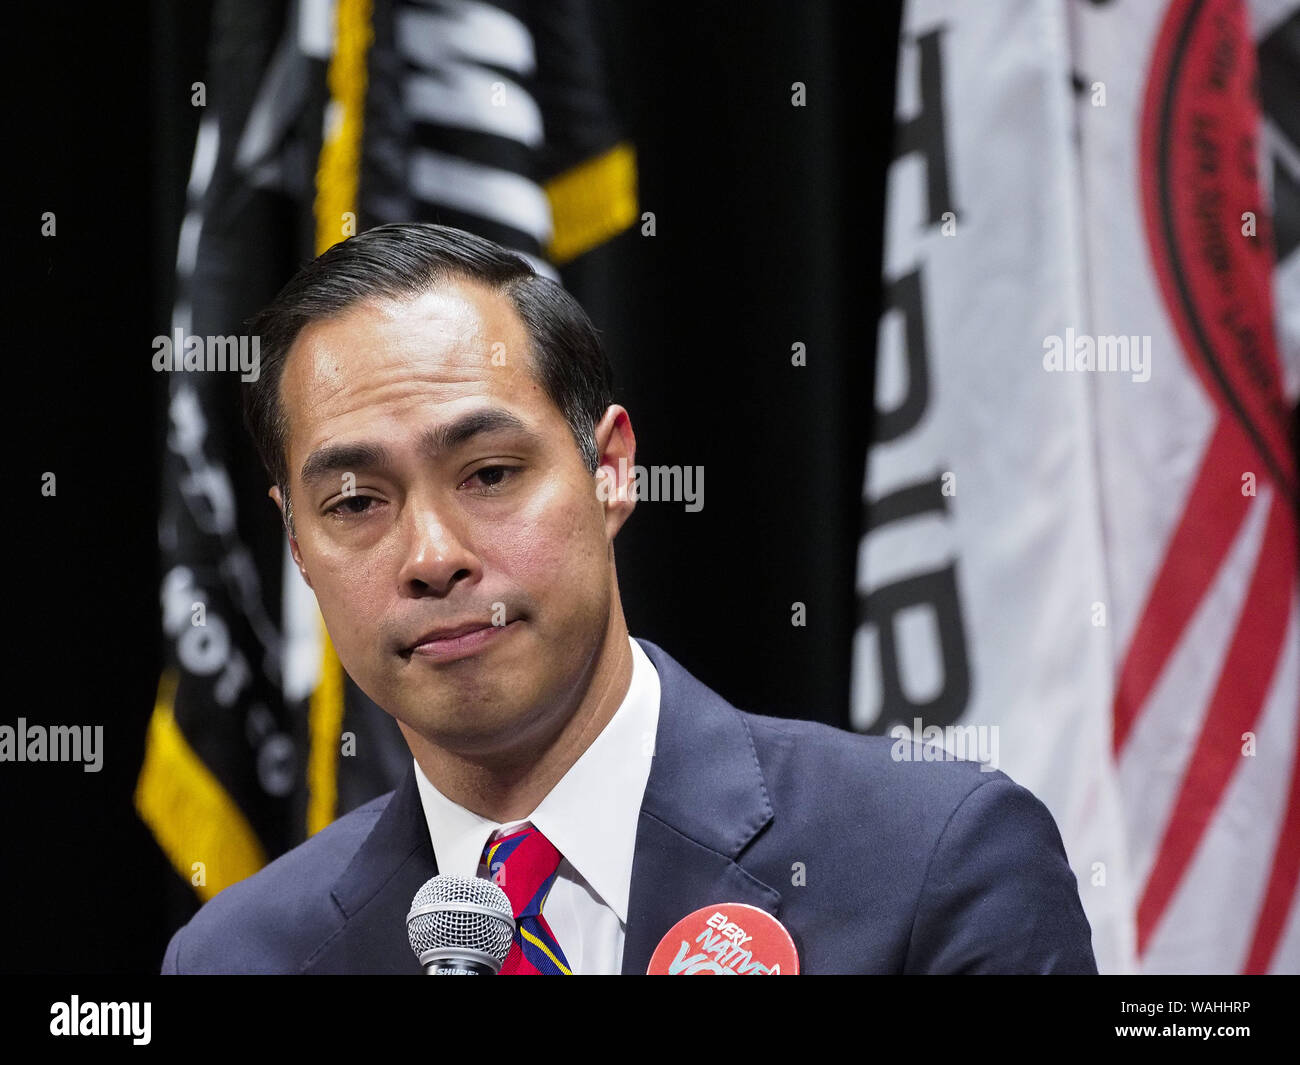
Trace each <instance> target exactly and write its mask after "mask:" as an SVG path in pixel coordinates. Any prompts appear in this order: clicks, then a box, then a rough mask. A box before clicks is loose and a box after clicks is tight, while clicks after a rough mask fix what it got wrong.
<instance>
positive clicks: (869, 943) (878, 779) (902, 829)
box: [163, 640, 1096, 974]
mask: <svg viewBox="0 0 1300 1065" xmlns="http://www.w3.org/2000/svg"><path fill="white" fill-rule="evenodd" d="M639 642H640V644H641V646H642V647H643V648H644V649H645V652H646V654H647V655H648V656H649V657H650V660H651V661H652V662H653V663H654V666H655V669H656V670H657V671H658V673H659V681H660V689H661V699H660V710H659V728H658V734H657V737H656V746H655V755H654V759H653V762H652V766H651V770H650V779H649V782H648V784H647V786H646V792H645V798H644V800H643V802H642V805H641V817H640V822H639V824H638V828H637V836H636V851H635V857H634V860H633V867H632V884H631V897H630V900H629V908H628V921H627V935H626V939H625V943H624V951H623V972H624V974H631V973H644V972H645V970H646V966H647V965H648V964H649V961H650V955H651V954H652V953H653V952H654V949H655V946H656V945H657V944H658V943H659V940H660V939H661V938H662V936H663V935H664V934H665V933H666V932H667V931H668V930H669V928H671V927H672V925H673V924H674V923H676V921H677V920H678V919H679V918H681V917H684V916H686V914H688V913H690V912H692V911H693V910H697V909H699V908H701V907H703V906H707V905H710V904H712V903H719V902H743V903H749V904H750V905H752V906H758V907H760V908H762V909H764V910H767V911H768V912H769V913H771V914H773V915H775V916H776V917H777V918H778V919H779V920H780V921H781V922H782V923H783V924H784V925H785V926H786V928H787V929H789V931H790V933H791V935H792V937H793V938H794V941H795V944H796V946H797V948H798V951H799V957H800V964H801V966H802V970H803V971H804V972H805V973H922V972H929V973H939V972H1072V973H1092V972H1096V964H1095V962H1094V960H1093V953H1092V943H1091V931H1090V929H1089V927H1088V922H1087V919H1086V918H1085V917H1084V914H1083V909H1082V907H1081V905H1080V903H1079V894H1078V889H1077V887H1076V884H1075V878H1074V874H1073V872H1072V871H1071V870H1070V867H1069V865H1068V864H1067V863H1066V859H1065V852H1064V849H1063V847H1062V845H1061V837H1060V835H1059V833H1058V832H1057V829H1056V824H1055V822H1054V821H1053V820H1052V816H1051V814H1050V813H1048V811H1047V808H1046V807H1045V806H1043V804H1042V803H1041V802H1039V801H1038V800H1037V799H1036V798H1034V796H1033V795H1031V794H1030V793H1029V792H1028V791H1027V790H1026V789H1024V788H1022V787H1020V786H1019V785H1018V784H1015V783H1014V782H1013V781H1011V780H1010V778H1008V777H1007V776H1006V775H1005V774H1003V773H1000V772H982V771H981V770H980V768H979V766H978V765H977V764H976V763H973V762H957V761H948V762H939V761H931V762H926V761H910V762H904V761H895V760H894V759H893V758H892V757H891V753H890V752H891V747H892V746H893V742H892V741H890V740H888V739H886V738H883V737H866V736H857V735H853V734H851V733H847V732H843V731H840V730H838V729H833V728H831V727H829V726H826V725H820V724H814V723H811V722H802V721H788V720H780V719H776V718H767V717H761V716H756V715H753V714H747V713H743V712H741V711H739V710H737V709H736V708H735V707H733V706H731V705H730V704H729V703H727V701H726V700H724V699H723V698H722V697H721V696H719V695H718V694H717V693H715V692H713V691H711V690H710V689H709V688H707V687H705V686H704V685H703V684H702V683H700V682H699V681H698V680H696V679H695V678H694V677H693V676H691V674H690V673H688V672H687V671H686V670H685V668H683V667H682V666H681V665H679V664H678V663H677V662H676V661H675V660H674V659H673V658H672V657H670V656H669V655H668V654H667V653H666V652H664V651H663V650H662V649H660V648H659V647H657V646H655V645H654V644H653V643H649V642H648V641H645V640H641V641H639ZM437 872H438V867H437V862H436V859H435V856H434V853H433V848H432V845H431V843H430V841H429V831H428V827H427V824H426V822H425V818H424V811H423V809H422V808H421V805H420V798H419V794H418V792H417V791H416V787H415V773H414V769H413V768H412V769H411V770H410V771H408V773H407V775H406V778H405V779H404V780H403V781H402V783H401V785H400V786H399V787H398V788H397V790H396V791H394V792H390V793H389V794H387V795H384V796H382V797H380V798H378V799H375V800H374V801H372V802H369V803H367V804H366V805H364V806H361V807H359V808H358V809H356V810H354V811H352V812H351V813H349V814H347V815H346V816H344V817H342V818H340V819H339V820H338V821H336V822H335V823H334V824H332V825H330V826H329V827H328V828H326V829H324V830H323V831H321V832H319V833H318V834H317V835H315V836H313V837H312V838H311V839H310V840H308V841H307V842H306V843H303V844H302V845H301V846H299V847H296V848H295V849H293V850H292V851H290V852H289V853H287V854H285V855H283V856H282V857H280V858H278V859H277V860H276V861H274V862H272V863H271V864H270V865H268V866H267V867H266V868H265V869H263V870H261V871H260V872H258V873H257V874H256V875H254V876H252V877H249V878H248V879H247V880H244V881H242V882H240V883H238V884H234V885H232V886H231V887H229V888H227V889H226V890H225V891H222V892H221V893H220V894H218V895H217V896H216V897H215V898H214V899H212V900H211V901H210V902H208V903H207V905H205V906H204V907H203V908H202V909H201V910H200V911H199V912H198V914H196V915H195V917H194V919H193V920H191V921H190V922H189V924H187V925H185V926H184V927H183V928H181V929H180V930H179V931H178V932H177V933H176V934H175V936H173V938H172V940H171V943H170V944H169V945H168V948H167V954H166V957H165V959H164V961H163V972H164V973H212V972H225V973H229V972H259V973H272V972H274V973H343V972H348V973H357V972H362V973H411V974H418V973H419V972H420V968H419V965H418V963H417V961H416V958H415V955H414V954H413V953H412V952H411V948H410V946H409V945H408V943H407V938H406V921H405V918H406V912H407V910H408V909H409V908H410V904H411V897H412V896H413V895H414V894H415V892H416V890H417V889H418V888H419V887H420V885H421V884H423V883H424V882H425V881H426V880H427V879H429V877H431V876H433V875H435V874H436V873H437ZM801 881H802V882H801Z"/></svg>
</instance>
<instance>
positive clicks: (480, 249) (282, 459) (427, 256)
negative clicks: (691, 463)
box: [243, 222, 614, 514]
mask: <svg viewBox="0 0 1300 1065" xmlns="http://www.w3.org/2000/svg"><path fill="white" fill-rule="evenodd" d="M455 279H462V280H469V281H478V282H481V283H483V284H485V285H487V286H489V287H490V288H492V289H493V290H494V291H496V292H500V293H502V294H504V295H505V296H507V297H508V298H509V299H510V302H511V304H512V305H513V306H514V309H515V312H516V313H517V314H518V315H519V317H520V319H521V320H522V321H523V323H524V327H525V329H526V330H527V332H528V337H529V344H530V348H531V355H532V364H533V370H534V373H535V374H536V375H537V377H538V379H539V381H540V383H541V385H542V388H543V389H544V390H545V391H546V394H547V395H548V396H549V397H550V399H551V402H553V403H554V404H555V406H556V407H557V408H558V409H559V410H560V412H561V413H562V414H563V415H564V419H565V421H566V422H568V424H569V429H570V431H571V432H572V433H573V438H574V440H575V441H576V443H577V445H578V450H579V452H580V453H581V455H582V458H583V462H584V463H585V464H586V466H587V468H588V469H589V470H591V472H592V473H595V471H596V469H597V467H598V465H599V461H600V456H599V455H598V454H597V452H596V434H595V429H596V424H597V423H598V422H599V421H600V419H601V417H602V416H603V415H604V413H605V410H606V409H607V408H608V407H609V405H610V404H611V403H612V402H613V392H614V381H613V372H612V370H611V368H610V365H609V360H608V358H607V357H606V355H605V351H604V348H603V347H602V345H601V343H600V338H599V337H598V336H597V334H596V330H595V327H594V326H593V325H592V324H591V320H590V319H589V318H588V317H587V314H586V312H585V311H584V310H583V309H582V307H581V306H580V305H579V304H578V302H577V300H575V299H574V298H573V297H572V296H570V295H569V293H568V292H566V291H565V290H564V287H563V286H562V285H560V284H558V283H556V282H555V281H552V280H551V279H550V278H547V277H542V276H541V275H540V274H538V273H537V271H536V270H534V269H533V267H532V264H531V263H529V262H528V260H527V259H525V258H523V256H521V255H517V254H515V253H514V252H511V251H508V250H507V249H505V248H503V247H501V246H500V245H499V244H494V243H493V242H492V241H490V240H485V239H484V238H482V237H477V236H474V235H473V234H472V233H466V232H464V231H463V230H459V229H452V228H451V227H449V226H440V225H433V224H429V223H415V222H399V223H394V224H391V225H383V226H376V227H375V228H374V229H369V230H367V231H366V232H364V233H359V234H358V235H357V236H355V237H350V238H348V239H347V240H344V241H342V242H340V243H338V244H335V245H334V246H333V247H332V248H330V249H329V250H328V251H326V252H325V253H324V254H322V255H320V256H318V257H317V258H315V259H313V260H312V261H311V262H310V263H308V264H307V265H306V266H304V267H302V269H300V270H299V271H298V272H297V273H296V274H295V275H294V276H293V277H292V278H291V279H290V281H289V283H288V284H287V285H285V286H284V288H283V289H281V290H280V292H279V294H278V295H277V296H276V297H275V299H274V300H273V301H272V303H271V304H270V306H268V307H267V308H266V309H265V310H263V311H261V312H259V313H258V314H257V315H255V316H254V317H253V318H252V319H251V320H250V322H249V328H250V330H251V334H252V335H254V336H258V337H260V341H259V344H260V352H261V367H260V373H259V375H258V378H257V380H256V381H253V382H250V383H249V384H248V385H246V387H245V389H244V392H243V400H244V420H245V423H246V424H247V426H248V430H249V432H250V433H251V434H252V436H253V441H254V443H255V444H256V445H257V452H258V455H259V456H260V457H261V459H262V464H263V465H264V466H265V467H266V471H267V473H268V474H269V475H270V477H271V480H272V481H273V482H274V483H275V484H276V485H278V486H279V488H280V493H281V495H282V497H283V498H284V500H285V502H286V510H288V511H289V513H290V514H292V511H291V510H289V507H288V502H289V468H288V456H287V444H288V425H287V420H286V418H285V414H284V408H283V406H282V405H281V402H280V379H281V377H282V376H283V374H284V363H285V358H286V357H287V355H288V353H289V349H290V348H292V347H293V344H294V341H295V340H297V339H298V335H299V334H300V333H301V332H302V330H303V329H304V328H306V327H307V326H308V325H311V324H312V323H313V322H318V321H322V320H324V319H327V318H331V317H333V316H334V315H337V314H341V313H342V312H344V311H346V310H349V309H350V308H352V307H354V306H356V305H357V304H359V303H362V302H363V301H365V300H368V299H377V298H407V299H413V298H414V297H416V296H419V295H420V294H422V293H424V292H427V291H428V290H429V289H431V288H433V287H435V286H436V285H438V284H439V283H441V282H444V281H448V280H455Z"/></svg>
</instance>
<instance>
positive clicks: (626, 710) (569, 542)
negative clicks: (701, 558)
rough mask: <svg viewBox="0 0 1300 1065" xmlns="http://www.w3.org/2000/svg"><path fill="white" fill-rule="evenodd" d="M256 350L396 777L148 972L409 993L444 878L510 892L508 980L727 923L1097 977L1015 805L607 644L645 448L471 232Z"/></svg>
mask: <svg viewBox="0 0 1300 1065" xmlns="http://www.w3.org/2000/svg"><path fill="white" fill-rule="evenodd" d="M254 328H255V331H256V332H257V333H258V334H259V335H260V336H261V350H262V354H263V362H262V372H261V374H260V377H259V379H258V381H257V382H256V383H255V384H254V385H253V386H252V387H251V389H250V391H249V393H248V395H247V404H246V409H247V415H248V421H249V425H250V429H251V431H252V433H253V435H254V437H255V439H256V442H257V445H258V448H259V452H260V454H261V456H262V459H263V461H264V462H265V464H266V466H267V469H268V472H269V473H270V475H271V478H272V481H273V482H274V486H273V487H272V488H271V490H270V494H271V496H272V498H273V499H274V500H275V502H276V504H277V505H278V506H279V508H280V512H281V516H282V520H283V523H284V527H285V531H286V534H287V536H288V538H289V544H290V546H291V549H292V553H293V558H294V561H295V562H296V563H297V565H298V568H299V570H300V572H301V574H302V578H303V580H304V581H306V582H307V584H308V585H310V587H311V588H312V589H313V591H314V592H315V594H316V597H317V600H318V602H319V604H320V609H321V613H322V615H323V617H324V620H325V624H326V627H327V629H328V630H329V633H330V636H331V638H332V640H333V643H334V646H335V648H336V649H337V651H338V655H339V659H340V661H341V662H342V664H343V666H344V667H345V668H346V669H347V671H348V673H349V675H350V676H351V677H352V678H353V679H354V680H355V681H356V682H357V684H358V685H359V686H360V687H361V688H362V689H363V690H364V691H365V692H366V693H367V695H369V696H370V698H372V699H373V700H374V701H375V702H376V703H377V704H378V705H379V706H381V707H383V708H384V709H385V710H386V711H387V712H388V713H390V714H392V715H393V717H394V718H395V719H396V720H397V722H398V725H399V727H400V728H401V731H402V734H403V736H404V737H405V739H406V741H407V743H408V745H409V746H410V749H411V753H412V756H413V764H412V767H411V770H410V772H409V774H408V776H407V777H406V779H405V780H404V781H403V783H402V784H401V786H400V787H398V788H397V790H396V791H395V792H393V793H391V794H390V795H386V796H383V797H381V798H379V799H376V800H374V801H373V802H371V803H368V804H367V805H365V806H362V807H361V808H359V809H357V810H355V811H353V812H352V813H350V814H348V815H347V816H345V817H342V818H340V819H339V820H338V821H337V822H335V823H334V824H333V825H331V826H330V827H329V828H327V829H325V830H324V831H322V832H320V833H318V834H317V835H316V836H315V837H313V838H312V839H310V840H308V841H307V842H306V843H304V844H303V845H302V846H300V847H298V848H296V849H294V850H293V851H291V852H289V853H288V854H286V855H284V856H282V857H281V858H279V859H278V860H277V861H275V862H273V863H272V864H271V865H269V866H268V867H267V868H265V869H263V870H262V871H261V872H259V873H258V874H257V875H255V876H253V877H250V878H249V879H248V880H245V881H243V882H242V883H239V884H236V885H234V886H232V887H230V888H228V889H227V890H225V891H223V892H222V893H221V894H219V895H218V896H217V897H216V898H214V899H213V900H212V901H210V902H209V903H208V904H207V905H206V906H205V907H204V908H203V909H202V910H201V911H200V912H199V913H198V915H197V916H196V917H195V918H194V919H193V920H192V921H191V922H190V923H189V924H188V925H186V926H185V927H184V928H182V929H181V930H180V931H179V932H177V933H176V935H175V937H174V938H173V939H172V942H171V944H170V945H169V947H168V950H167V955H166V958H165V960H164V963H163V969H164V971H165V972H234V971H238V972H406V973H416V972H419V971H420V970H419V966H418V963H417V960H416V958H415V955H414V954H413V953H412V951H411V950H410V947H409V945H408V943H407V938H406V927H405V916H406V912H407V910H408V909H409V907H410V904H411V899H412V896H413V895H414V894H415V892H416V891H417V890H418V889H419V887H420V886H421V885H422V884H423V883H424V882H425V881H426V880H427V879H428V878H429V877H431V876H433V875H435V874H436V873H439V872H442V873H455V874H459V875H462V876H474V875H492V876H494V877H500V879H501V880H502V881H503V886H504V887H505V888H506V891H507V894H508V895H510V896H511V901H512V903H513V904H514V906H515V909H516V915H517V916H519V917H520V918H521V920H520V926H521V929H523V930H525V931H527V929H532V931H531V932H528V933H527V934H521V933H516V938H515V943H514V945H513V946H512V948H511V955H510V956H509V957H508V958H507V960H506V967H505V969H504V970H503V971H505V972H521V973H522V972H551V973H579V974H585V973H619V972H622V973H643V972H645V971H646V968H647V963H648V962H649V959H650V956H651V954H652V952H653V951H654V949H655V947H656V945H657V944H658V943H659V941H660V939H661V938H662V937H663V936H664V935H665V933H667V932H668V931H669V929H670V928H671V927H672V925H673V924H674V923H675V922H676V921H677V920H678V919H680V918H682V917H684V916H686V915H687V914H688V913H691V912H693V911H694V910H697V909H699V908H701V907H704V906H711V905H716V904H720V903H743V904H748V905H751V906H755V907H758V908H760V909H763V910H766V911H767V912H768V913H770V914H773V915H775V916H776V917H777V918H779V920H780V921H781V922H782V923H783V924H784V926H785V927H786V929H788V931H789V933H790V935H791V937H792V938H793V941H794V944H795V946H796V948H797V950H798V953H799V959H800V964H801V967H802V971H803V972H806V973H823V972H1026V971H1028V972H1039V971H1043V972H1046V971H1060V972H1095V964H1094V961H1093V955H1092V949H1091V944H1090V930H1089V927H1088V924H1087V921H1086V919H1085V918H1084V915H1083V912H1082V908H1081V906H1080V904H1079V898H1078V894H1077V889H1076V886H1075V880H1074V876H1073V874H1072V873H1071V871H1070V868H1069V866H1068V865H1067V863H1066V860H1065V855H1064V852H1063V849H1062V845H1061V840H1060V836H1059V834H1058V833H1057V830H1056V826H1055V824H1054V823H1053V821H1052V818H1051V815H1050V814H1049V813H1048V812H1047V810H1046V809H1045V808H1044V807H1043V805H1042V804H1041V803H1040V802H1039V801H1038V800H1037V799H1035V798H1034V797H1033V796H1032V795H1030V794H1029V792H1027V791H1026V790H1025V789H1023V788H1021V787H1019V786H1018V785H1016V784H1014V783H1013V782H1012V781H1011V780H1009V779H1008V778H1007V777H1006V776H1005V775H1003V774H1001V773H997V772H983V771H982V770H981V767H979V766H978V765H975V764H973V763H965V762H951V761H949V762H943V761H924V760H921V759H920V758H919V757H918V758H916V759H913V760H911V761H901V760H895V759H893V758H891V743H890V741H888V740H885V739H882V738H867V737H861V736H853V735H850V734H848V733H844V732H840V731H838V730H835V729H832V728H829V727H827V726H824V725H817V724H812V723H807V722H796V721H784V720H776V719H770V718H764V717H760V716H752V715H749V714H745V713H742V712H740V711H738V710H736V709H735V708H733V707H731V706H730V705H728V704H727V703H726V702H725V701H724V700H723V699H722V698H721V697H720V696H718V695H717V694H715V693H714V692H712V691H710V690H709V689H707V688H706V687H704V686H703V685H702V684H701V683H700V682H699V681H697V680H695V678H694V677H692V676H691V675H690V674H689V673H687V672H686V670H685V669H683V668H682V667H681V666H680V665H678V664H677V662H675V661H674V660H673V659H672V658H671V657H670V656H669V655H668V654H667V653H666V652H664V651H663V650H661V649H660V648H658V647H656V646H655V645H654V644H651V643H648V642H646V641H638V640H633V639H631V638H630V637H629V635H628V631H627V626H626V624H625V622H624V618H623V610H622V605H621V601H620V598H619V590H618V582H617V575H616V570H615V563H614V538H615V536H616V535H617V533H618V531H619V529H620V528H621V527H622V525H623V523H624V522H625V521H626V520H627V518H628V516H629V515H630V514H631V512H632V509H633V506H634V502H635V501H634V499H632V498H629V496H630V495H631V493H629V491H628V484H627V481H628V470H629V469H630V468H631V467H632V465H633V463H634V460H635V450H636V439H635V437H634V435H633V431H632V424H631V421H630V419H629V417H628V413H627V411H626V410H624V408H622V407H621V406H618V405H617V404H614V403H613V402H612V396H611V375H610V371H609V368H608V364H607V362H606V359H605V356H604V354H603V352H602V350H601V346H600V343H599V341H598V339H597V337H596V334H595V331H594V330H593V328H592V326H591V324H590V322H589V321H588V320H587V318H586V316H585V314H584V313H583V312H582V310H581V308H580V307H578V305H577V304H576V303H575V302H574V301H573V300H572V299H571V298H570V297H569V296H568V295H567V294H566V293H565V292H564V291H563V289H562V288H561V287H560V286H559V285H556V284H554V283H552V282H550V281H548V280H546V279H543V278H540V277H538V276H536V275H535V274H534V272H533V271H532V269H531V268H530V267H529V265H528V264H527V263H526V262H525V261H524V260H523V259H521V258H519V257H517V256H515V255H513V254H511V253H509V252H507V251H505V250H503V249H501V248H499V247H497V246H496V245H494V244H492V243H490V242H488V241H485V240H481V239H479V238H477V237H473V236H471V235H469V234H466V233H462V232H458V231H456V230H452V229H447V228H444V227H440V226H432V225H390V226H382V227H380V228H377V229H373V230H370V231H369V232H366V233H363V234H361V235H360V236H357V237H354V238H352V239H350V240H347V241H345V242H343V243H341V244H338V245H336V246H335V247H333V248H331V249H330V250H329V251H327V252H326V253H325V254H324V255H322V256H321V257H320V258H319V259H317V260H316V261H315V262H313V263H311V264H309V265H308V266H307V267H305V268H304V269H303V270H302V271H300V272H299V274H298V275H297V276H296V277H295V278H294V279H293V280H292V281H290V282H289V284H288V285H287V286H286V287H285V289H284V290H283V291H282V292H281V293H280V295H279V296H278V297H277V298H276V300H275V302H274V303H273V304H272V306H271V307H269V308H268V309H267V310H266V311H264V312H263V313H262V314H261V315H260V316H259V317H258V319H257V320H256V322H255V326H254ZM503 857H504V861H503V860H502V858H503ZM521 885H526V887H521ZM523 896H527V897H523ZM530 902H531V904H532V907H531V910H529V909H527V907H528V905H529V904H530Z"/></svg>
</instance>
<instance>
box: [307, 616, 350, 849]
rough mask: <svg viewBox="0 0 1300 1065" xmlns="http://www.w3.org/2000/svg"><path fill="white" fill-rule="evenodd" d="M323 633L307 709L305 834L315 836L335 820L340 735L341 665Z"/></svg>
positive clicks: (341, 730)
mask: <svg viewBox="0 0 1300 1065" xmlns="http://www.w3.org/2000/svg"><path fill="white" fill-rule="evenodd" d="M321 629H322V633H323V649H322V656H321V667H320V680H319V681H318V682H317V684H316V690H315V691H313V692H312V693H311V703H310V706H309V708H308V711H307V727H308V730H309V733H310V735H309V743H310V749H309V752H308V755H307V759H308V761H307V834H308V835H309V836H314V835H315V834H316V833H317V832H319V831H320V830H321V829H322V828H324V827H325V826H326V825H328V824H329V823H330V822H331V821H333V820H334V817H335V815H336V813H337V812H338V799H339V772H338V770H339V743H340V739H341V737H342V734H343V666H342V664H341V663H340V662H339V656H338V653H337V652H336V651H335V650H334V644H333V643H332V642H331V641H330V638H329V633H327V632H324V625H322V626H321Z"/></svg>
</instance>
